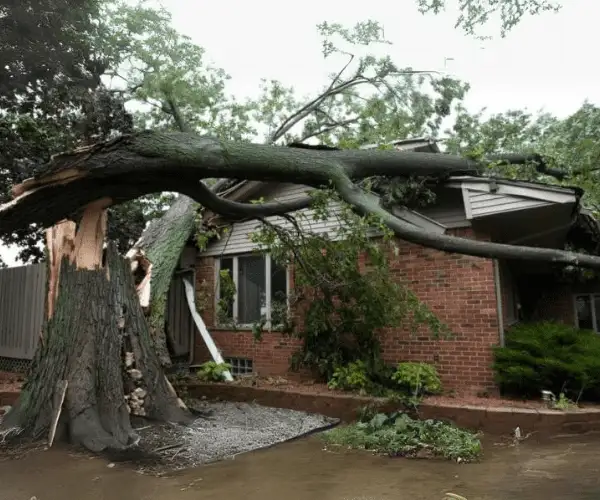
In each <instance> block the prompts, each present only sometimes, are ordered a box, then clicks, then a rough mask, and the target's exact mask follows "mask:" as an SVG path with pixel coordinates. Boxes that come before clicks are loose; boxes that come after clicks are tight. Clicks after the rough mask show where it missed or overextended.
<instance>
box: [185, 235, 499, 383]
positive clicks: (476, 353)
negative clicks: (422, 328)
mask: <svg viewBox="0 0 600 500" xmlns="http://www.w3.org/2000/svg"><path fill="white" fill-rule="evenodd" d="M457 234H459V235H460V236H465V237H474V235H473V234H472V232H471V231H470V230H460V231H459V232H457ZM479 238H480V239H481V236H480V237H479ZM399 248H400V253H399V255H398V256H397V257H394V258H393V259H392V261H391V270H392V274H393V275H394V276H395V277H397V278H398V279H400V280H403V281H404V282H405V283H407V284H408V286H409V287H410V288H411V289H412V290H413V291H414V292H415V293H416V294H417V296H418V297H419V298H420V299H421V300H423V301H424V302H425V303H427V304H428V305H429V306H430V307H431V308H432V309H433V311H434V312H435V313H436V314H437V316H438V317H439V318H440V319H441V320H442V321H444V322H445V323H446V324H447V325H448V326H449V327H450V329H451V330H452V332H453V333H454V336H453V337H452V338H451V339H443V340H442V339H434V338H432V336H431V335H430V334H429V333H428V332H420V333H417V334H415V335H412V334H411V333H409V332H406V331H402V330H401V329H386V330H385V331H384V332H382V347H383V357H384V359H385V360H386V361H388V362H398V361H410V360H413V361H426V362H430V363H435V365H436V366H437V368H438V370H439V372H440V375H441V377H442V380H443V382H444V385H445V387H446V388H448V389H459V390H466V391H468V392H477V391H479V390H482V389H488V388H490V387H493V374H492V371H491V368H490V365H491V362H492V355H491V350H490V347H491V346H493V345H495V344H497V343H498V320H497V308H496V296H495V287H494V274H493V265H492V261H491V260H487V259H480V258H474V257H466V256H462V255H456V254H447V253H444V252H440V251H436V250H431V249H427V248H424V247H420V246H417V245H412V244H409V243H406V242H399ZM196 277H197V289H198V293H199V300H198V302H199V303H200V304H205V308H204V311H203V313H202V315H203V318H204V320H205V321H206V323H207V326H208V327H209V329H210V331H211V334H212V335H213V338H214V339H215V342H216V344H217V345H218V347H219V348H220V349H221V351H222V353H223V355H224V356H225V357H228V356H232V357H245V358H252V359H253V361H254V367H255V371H257V372H258V373H259V374H261V375H275V374H285V372H286V371H287V369H288V367H289V358H290V355H291V354H292V353H293V352H294V351H295V350H296V349H297V346H298V343H297V341H294V340H290V339H288V338H286V337H284V336H282V335H281V334H279V333H265V334H264V336H263V340H262V342H255V341H254V340H253V336H252V332H248V331H246V332H231V331H222V330H218V329H215V327H214V301H213V300H206V297H208V296H212V294H213V291H214V290H215V271H214V260H213V258H212V257H208V258H200V259H199V260H198V265H197V272H196ZM195 354H196V362H203V361H206V360H208V359H209V356H208V352H207V350H206V347H205V346H204V344H203V342H202V339H201V338H200V337H198V338H197V341H196V351H195Z"/></svg>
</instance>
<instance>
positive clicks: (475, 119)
mask: <svg viewBox="0 0 600 500" xmlns="http://www.w3.org/2000/svg"><path fill="white" fill-rule="evenodd" d="M484 111H485V110H482V111H481V112H479V113H477V114H470V113H468V112H467V111H466V110H465V109H464V108H462V107H460V106H459V108H458V116H457V119H456V122H455V124H454V126H453V128H452V130H449V131H447V132H448V133H449V137H448V138H447V139H446V140H445V142H444V144H445V146H446V149H447V151H448V152H449V153H455V154H463V155H465V156H472V157H478V158H481V157H483V156H486V155H493V154H499V153H507V152H510V153H532V152H535V153H539V154H541V155H542V156H543V157H544V158H545V160H546V161H547V162H548V163H549V166H550V167H551V168H555V169H560V170H563V171H565V172H566V173H567V178H566V179H565V180H564V181H562V182H561V181H558V180H557V179H555V178H553V177H550V176H547V175H541V174H539V173H538V172H536V170H535V168H534V166H533V165H530V166H518V167H515V166H498V165H493V164H492V165H490V166H489V173H490V174H493V175H499V176H502V177H508V178H516V179H522V180H537V181H542V182H546V183H555V184H565V185H569V186H573V185H575V186H579V187H581V188H583V189H584V190H585V192H586V194H585V197H584V199H583V201H584V204H585V205H586V206H587V207H588V208H590V209H592V210H594V211H595V212H600V210H599V208H600V187H599V186H600V183H599V182H598V181H599V180H600V178H599V171H598V165H600V143H599V142H598V140H597V138H598V137H599V136H600V108H598V107H596V106H594V105H593V104H591V103H589V102H585V103H584V104H583V105H582V106H581V108H580V109H578V110H577V111H576V112H575V113H573V114H572V115H570V116H568V117H567V118H565V119H563V120H561V119H558V118H556V117H554V116H552V115H550V114H547V113H542V114H537V115H536V114H532V113H529V112H527V111H522V110H510V111H507V112H505V113H498V114H495V115H492V116H490V117H488V118H485V119H484V118H483V112H484Z"/></svg>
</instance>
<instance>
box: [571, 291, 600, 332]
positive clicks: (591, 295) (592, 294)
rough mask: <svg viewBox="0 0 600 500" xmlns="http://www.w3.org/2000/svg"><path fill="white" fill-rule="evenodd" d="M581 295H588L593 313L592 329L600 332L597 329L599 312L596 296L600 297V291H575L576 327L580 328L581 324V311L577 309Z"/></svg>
mask: <svg viewBox="0 0 600 500" xmlns="http://www.w3.org/2000/svg"><path fill="white" fill-rule="evenodd" d="M579 297H587V298H588V299H589V301H590V310H591V313H592V330H594V331H595V332H596V333H598V334H600V331H598V330H597V324H598V323H597V322H596V320H597V318H598V314H597V313H598V312H599V311H596V300H595V299H596V298H600V292H588V293H574V294H573V309H574V311H575V328H578V329H580V326H579V311H578V310H577V299H578V298H579Z"/></svg>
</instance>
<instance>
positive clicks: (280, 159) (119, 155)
mask: <svg viewBox="0 0 600 500" xmlns="http://www.w3.org/2000/svg"><path fill="white" fill-rule="evenodd" d="M523 158H524V157H519V158H517V159H518V161H519V162H521V160H522V159H523ZM494 161H502V158H494ZM506 161H508V162H513V161H515V160H514V159H512V158H511V156H510V155H508V156H507V157H506ZM484 167H485V163H480V162H477V161H474V160H469V159H465V158H461V157H457V156H452V155H444V154H430V153H416V152H402V151H379V150H346V151H344V150H342V151H335V150H334V151H331V150H313V149H305V148H286V147H274V146H265V145H259V144H246V143H235V142H225V141H221V140H219V139H216V138H212V137H205V136H198V135H195V134H192V133H184V132H170V133H166V132H156V131H144V132H140V133H137V134H132V135H128V136H122V137H119V138H117V139H114V140H111V141H108V142H105V143H101V144H97V145H95V146H91V147H86V148H82V149H79V150H76V151H74V152H72V153H66V154H62V155H57V156H55V157H53V159H52V160H51V161H50V162H49V163H48V165H46V168H45V169H44V171H43V172H41V173H40V174H39V175H38V176H37V177H36V178H35V179H30V180H27V181H25V182H24V183H23V184H20V185H18V186H15V188H14V190H13V193H14V195H15V196H16V198H15V199H14V200H13V201H11V202H10V203H7V204H5V205H3V206H1V207H0V235H2V234H7V233H10V232H12V231H14V230H16V229H20V228H23V227H26V226H27V225H28V224H31V223H37V224H40V225H43V226H49V225H51V224H54V223H55V222H56V221H58V220H61V219H64V218H68V217H69V215H70V214H72V213H73V212H75V211H76V210H77V209H79V208H80V207H81V206H85V205H87V204H89V203H90V202H93V201H94V200H98V199H100V198H104V197H108V198H109V199H110V201H111V202H112V203H113V204H115V203H121V202H124V201H127V200H130V199H133V198H137V197H139V196H142V195H144V194H148V193H153V192H157V191H176V192H179V193H181V194H184V195H187V196H189V197H190V198H193V199H194V200H195V201H197V202H198V203H200V204H201V205H204V206H205V207H207V208H209V209H210V210H213V211H215V212H217V213H220V212H219V209H218V207H221V213H223V212H234V211H235V212H237V213H242V214H243V213H246V214H247V215H248V218H252V217H264V216H267V215H268V214H269V213H275V212H277V211H279V212H281V211H282V208H281V206H279V207H276V206H274V205H275V204H265V205H263V206H258V207H257V206H255V205H250V204H243V203H232V202H230V201H228V200H223V199H220V200H215V198H214V196H212V197H211V196H207V194H206V192H207V190H206V188H205V186H203V185H201V180H202V179H206V178H236V179H247V180H257V181H277V182H290V183H296V184H306V185H310V186H314V187H323V186H333V187H334V188H335V189H336V190H337V191H338V193H339V194H340V196H341V198H342V199H343V200H344V201H345V202H347V203H348V204H349V205H351V206H352V207H353V208H354V209H355V210H356V211H358V212H360V213H362V214H367V213H374V214H377V215H379V216H380V217H381V220H382V222H383V223H384V224H386V225H387V226H388V227H389V228H390V229H392V231H393V232H394V233H395V234H396V235H397V236H398V237H399V238H401V239H404V240H406V241H409V242H412V243H416V244H419V245H423V246H427V247H431V248H436V249H439V250H443V251H446V252H452V253H463V254H466V255H472V256H477V257H486V258H499V259H518V260H537V261H545V262H551V263H555V264H562V265H574V266H584V267H590V268H596V269H600V257H598V256H595V255H585V254H578V253H575V252H571V251H562V250H556V249H545V248H532V247H526V246H517V245H506V244H498V243H492V242H484V241H476V240H470V239H467V238H459V237H455V236H450V235H445V234H432V233H427V232H425V231H422V230H420V229H418V228H415V226H412V225H411V224H408V223H406V222H404V221H402V220H401V219H399V218H397V217H395V216H394V215H393V214H391V213H390V212H388V211H386V210H384V209H383V208H382V207H381V205H380V203H379V200H378V199H377V198H376V197H374V196H372V195H370V194H369V193H366V192H365V191H363V190H361V189H360V188H359V187H358V186H357V185H356V184H355V183H354V181H356V180H359V179H364V178H367V177H372V176H389V177H415V176H416V177H418V176H428V177H432V176H438V177H446V176H449V175H458V174H477V173H478V172H481V171H482V170H483V169H484ZM580 194H581V193H578V195H580ZM217 202H218V203H217ZM284 208H285V210H288V209H289V207H288V206H285V207H284ZM258 213H260V214H261V215H257V214H258Z"/></svg>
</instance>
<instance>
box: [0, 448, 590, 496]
mask: <svg viewBox="0 0 600 500" xmlns="http://www.w3.org/2000/svg"><path fill="white" fill-rule="evenodd" d="M599 457H600V438H598V437H588V438H585V439H583V438H579V439H577V440H575V439H571V438H556V439H554V440H551V441H547V442H544V443H535V442H533V441H526V442H524V443H521V444H520V445H518V446H498V445H495V444H494V443H493V442H489V441H488V442H486V443H485V457H484V458H483V460H482V462H481V463H478V464H467V465H459V464H455V463H451V462H446V461H441V460H440V461H438V460H408V459H393V458H387V457H380V456H374V455H371V454H369V453H365V452H349V451H346V450H332V451H323V449H322V443H321V442H320V440H319V439H318V437H316V436H313V437H311V438H309V439H304V440H300V441H296V442H292V443H287V444H284V445H280V446H278V447H275V448H271V449H268V450H263V451H259V452H254V453H249V454H245V455H240V456H237V457H236V458H235V459H232V460H226V461H223V462H220V463H215V464H212V465H207V466H204V467H199V468H195V469H191V470H187V471H185V472H181V473H178V474H176V475H174V476H171V477H161V478H158V477H152V476H144V475H141V474H138V473H136V472H135V471H134V470H132V469H130V468H128V467H127V466H126V465H125V464H116V465H115V466H114V467H109V466H108V463H107V462H106V461H105V460H103V459H100V458H89V457H82V456H74V455H73V454H72V453H70V452H69V451H68V450H67V449H64V448H62V449H61V448H53V449H52V450H49V451H42V452H36V453H31V454H29V455H27V456H25V457H24V458H21V459H18V460H15V459H10V460H3V461H2V460H0V500H29V499H30V498H31V497H32V496H35V497H37V499H38V500H64V499H65V498H76V499H78V500H87V499H90V500H93V499H98V500H104V499H106V500H108V499H110V500H188V499H190V500H191V499H194V500H198V499H199V498H201V499H202V500H213V499H214V500H216V499H219V500H221V499H225V498H240V499H241V498H243V499H245V500H259V499H260V500H281V499H285V500H313V499H314V500H344V499H348V500H350V499H356V500H359V499H360V500H362V499H364V500H367V499H373V500H384V499H394V500H404V499H406V500H442V499H443V498H444V494H445V493H447V492H453V493H456V494H460V495H462V496H464V497H466V498H467V499H468V500H511V499H515V500H534V499H535V500H538V499H545V500H554V499H556V500H559V499H560V500H563V499H564V500H598V499H600V474H599V472H600V460H599V459H598V458H599ZM0 459H1V457H0Z"/></svg>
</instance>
